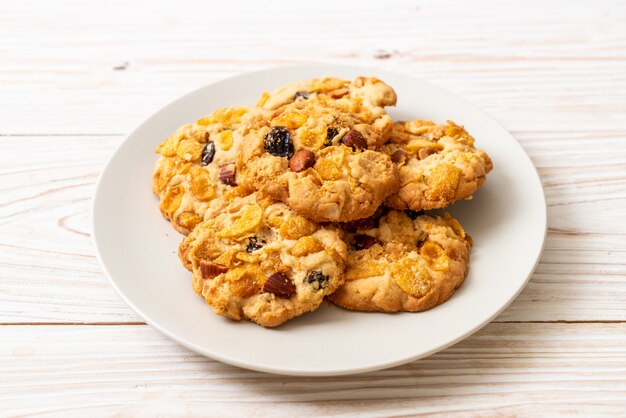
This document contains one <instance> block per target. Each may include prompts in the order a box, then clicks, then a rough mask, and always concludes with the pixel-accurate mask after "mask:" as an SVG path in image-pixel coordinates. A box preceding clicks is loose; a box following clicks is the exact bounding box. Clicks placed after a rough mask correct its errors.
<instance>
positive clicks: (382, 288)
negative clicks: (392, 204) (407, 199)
mask: <svg viewBox="0 0 626 418" xmlns="http://www.w3.org/2000/svg"><path fill="white" fill-rule="evenodd" d="M381 213H384V215H383V216H382V217H380V219H377V217H372V218H369V219H367V220H362V221H360V222H355V223H350V224H347V225H346V226H345V227H344V228H346V229H347V231H348V232H347V236H346V241H347V242H348V243H349V249H348V265H347V267H346V279H345V280H346V281H345V284H344V285H343V286H341V287H340V288H339V289H337V291H336V292H335V293H333V294H332V295H330V296H329V297H328V299H329V300H330V301H332V302H333V303H334V304H336V305H338V306H341V307H343V308H347V309H352V310H359V311H380V312H417V311H424V310H427V309H430V308H433V307H434V306H437V305H439V304H441V303H443V302H445V301H446V300H448V299H449V298H450V296H452V294H453V293H454V291H455V290H456V289H457V288H458V287H459V286H460V285H461V284H462V283H463V280H464V279H465V276H466V275H467V271H468V266H469V252H470V248H471V239H470V237H469V235H466V233H465V231H464V230H463V228H462V227H461V225H460V224H459V223H458V222H457V221H456V220H455V219H454V218H452V217H451V216H450V215H448V214H447V213H446V214H445V215H444V216H443V217H441V216H427V215H420V214H419V213H418V212H410V211H409V212H408V213H405V212H403V211H396V210H387V211H386V213H385V212H383V211H381ZM379 214H380V213H379ZM412 217H414V219H411V218H412Z"/></svg>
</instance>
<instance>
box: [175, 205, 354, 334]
mask: <svg viewBox="0 0 626 418" xmlns="http://www.w3.org/2000/svg"><path fill="white" fill-rule="evenodd" d="M179 257H180V259H181V260H182V262H183V264H184V265H185V267H187V268H188V269H189V270H191V271H192V272H193V285H192V287H193V290H194V291H195V292H196V293H197V294H198V295H200V296H202V297H204V298H205V300H206V302H207V303H208V304H209V305H210V306H212V307H213V310H214V311H215V313H217V314H219V315H223V316H226V317H227V318H230V319H233V320H241V319H249V320H251V321H253V322H256V323H257V324H259V325H262V326H264V327H275V326H278V325H280V324H282V323H284V322H285V321H287V320H289V319H291V318H293V317H296V316H298V315H302V314H303V313H305V312H310V311H313V310H315V309H317V308H318V306H319V305H320V304H321V302H322V300H323V299H324V296H326V295H328V294H330V293H332V292H334V291H335V289H337V287H338V286H340V285H341V284H342V283H343V271H344V267H345V262H346V259H347V249H346V245H345V243H344V242H343V241H342V239H341V233H340V231H338V230H337V229H334V228H331V227H322V226H320V225H318V224H316V223H314V222H312V221H310V220H307V219H306V218H303V217H302V216H300V215H298V214H296V213H295V212H293V211H292V210H290V209H289V207H288V206H287V205H285V204H283V203H274V204H270V205H268V206H265V207H262V206H260V205H259V204H257V201H256V197H255V196H254V195H250V196H247V197H243V198H236V199H234V200H233V201H231V203H230V204H229V205H228V206H226V207H225V208H224V209H223V210H222V213H221V214H220V215H218V216H217V217H215V218H214V219H208V220H206V221H204V222H202V223H200V224H199V225H198V226H197V227H196V228H195V229H194V230H193V232H192V233H191V234H190V235H189V236H188V237H187V238H185V239H184V240H183V242H182V243H181V245H180V248H179Z"/></svg>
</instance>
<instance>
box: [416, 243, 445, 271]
mask: <svg viewBox="0 0 626 418" xmlns="http://www.w3.org/2000/svg"><path fill="white" fill-rule="evenodd" d="M420 254H421V255H422V257H423V258H424V261H426V264H428V266H429V267H430V268H432V269H433V270H437V271H447V270H448V256H446V252H445V251H444V250H443V248H441V246H440V245H439V244H437V243H436V242H433V241H428V242H426V243H424V245H422V248H420Z"/></svg>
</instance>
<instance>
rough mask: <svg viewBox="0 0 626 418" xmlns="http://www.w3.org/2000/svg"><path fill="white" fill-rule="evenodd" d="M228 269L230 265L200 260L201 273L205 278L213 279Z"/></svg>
mask: <svg viewBox="0 0 626 418" xmlns="http://www.w3.org/2000/svg"><path fill="white" fill-rule="evenodd" d="M227 271H228V267H224V266H220V265H219V264H215V263H212V262H210V261H205V260H200V274H201V275H202V278H203V279H204V280H207V279H212V278H214V277H216V276H219V275H220V274H222V273H226V272H227Z"/></svg>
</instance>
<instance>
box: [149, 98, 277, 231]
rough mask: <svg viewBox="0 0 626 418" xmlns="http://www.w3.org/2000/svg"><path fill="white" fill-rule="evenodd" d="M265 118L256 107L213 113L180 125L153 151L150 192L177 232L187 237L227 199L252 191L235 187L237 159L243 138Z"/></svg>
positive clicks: (226, 201)
mask: <svg viewBox="0 0 626 418" xmlns="http://www.w3.org/2000/svg"><path fill="white" fill-rule="evenodd" d="M267 114H268V112H267V111H263V110H262V109H258V108H244V107H231V108H223V109H218V110H216V111H214V112H213V113H211V114H210V115H209V116H207V117H205V118H202V119H200V120H199V121H197V122H196V123H193V124H187V125H184V126H182V127H181V128H179V129H178V130H177V131H176V132H175V133H174V134H173V135H172V136H170V137H169V138H167V139H166V140H165V141H164V142H163V143H162V144H161V145H159V146H158V147H157V149H156V152H158V153H160V154H161V156H160V158H159V160H158V161H157V163H156V165H155V169H154V173H153V176H152V190H153V192H154V193H155V194H156V195H157V196H158V197H159V199H160V205H159V207H160V210H161V213H162V214H163V216H164V217H165V218H166V219H168V220H169V221H170V222H171V223H172V225H173V226H174V228H176V229H177V230H178V231H179V232H181V233H183V234H188V233H189V232H191V231H192V230H193V228H194V227H195V226H196V225H197V224H198V223H200V222H201V221H202V220H203V219H204V217H205V216H213V214H215V213H217V212H218V211H219V210H220V209H221V208H222V207H223V206H224V205H225V204H227V203H228V201H229V200H230V198H231V197H233V196H243V195H247V194H250V193H251V192H252V190H250V189H249V188H246V187H241V186H239V183H238V178H237V177H238V175H237V172H236V164H235V162H236V156H237V155H238V148H239V146H240V145H241V142H242V139H243V137H244V135H245V134H246V133H247V132H248V130H249V129H250V127H251V126H253V125H254V124H255V123H257V122H258V121H259V120H261V119H262V118H263V117H265V116H266V115H267Z"/></svg>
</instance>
